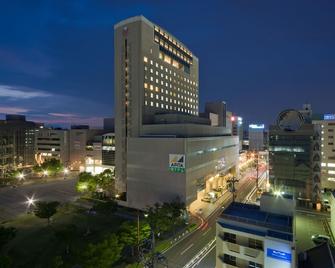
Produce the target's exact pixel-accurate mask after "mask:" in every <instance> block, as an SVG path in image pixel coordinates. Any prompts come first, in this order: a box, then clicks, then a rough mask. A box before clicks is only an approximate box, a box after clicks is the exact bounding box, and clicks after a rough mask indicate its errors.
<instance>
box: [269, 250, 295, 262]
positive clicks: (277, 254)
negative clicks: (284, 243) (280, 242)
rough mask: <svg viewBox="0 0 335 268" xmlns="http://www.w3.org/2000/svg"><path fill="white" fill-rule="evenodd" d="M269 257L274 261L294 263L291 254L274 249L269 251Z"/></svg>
mask: <svg viewBox="0 0 335 268" xmlns="http://www.w3.org/2000/svg"><path fill="white" fill-rule="evenodd" d="M267 256H268V257H270V258H273V259H277V260H281V261H286V262H291V261H292V254H291V253H287V252H283V251H279V250H275V249H272V248H268V249H267Z"/></svg>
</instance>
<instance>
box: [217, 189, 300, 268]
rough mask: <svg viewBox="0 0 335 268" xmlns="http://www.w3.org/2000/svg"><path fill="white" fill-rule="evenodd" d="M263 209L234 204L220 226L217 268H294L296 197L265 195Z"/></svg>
mask: <svg viewBox="0 0 335 268" xmlns="http://www.w3.org/2000/svg"><path fill="white" fill-rule="evenodd" d="M260 204H261V205H260V206H257V205H250V204H244V203H231V204H230V205H229V206H228V207H227V208H226V209H225V210H224V211H223V213H222V214H221V216H220V217H219V218H218V220H217V224H216V268H232V267H241V268H244V267H253V268H274V267H276V268H277V267H278V268H294V267H296V256H295V239H294V209H295V201H294V200H293V197H292V196H289V195H283V196H278V197H275V196H272V195H270V194H263V195H262V197H261V200H260Z"/></svg>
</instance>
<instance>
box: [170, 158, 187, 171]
mask: <svg viewBox="0 0 335 268" xmlns="http://www.w3.org/2000/svg"><path fill="white" fill-rule="evenodd" d="M169 169H170V171H172V172H176V173H185V155H184V154H169Z"/></svg>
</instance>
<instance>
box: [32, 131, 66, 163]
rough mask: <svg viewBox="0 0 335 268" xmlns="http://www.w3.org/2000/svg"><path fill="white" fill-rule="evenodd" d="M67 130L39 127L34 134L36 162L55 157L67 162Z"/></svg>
mask: <svg viewBox="0 0 335 268" xmlns="http://www.w3.org/2000/svg"><path fill="white" fill-rule="evenodd" d="M69 157H70V156H69V131H68V130H67V129H47V128H39V129H38V130H36V135H35V159H36V162H37V163H38V164H41V163H43V162H44V161H45V160H46V159H51V158H55V159H58V160H60V161H61V162H62V163H63V164H64V165H65V166H67V165H68V164H69Z"/></svg>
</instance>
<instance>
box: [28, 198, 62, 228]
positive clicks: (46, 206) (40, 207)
mask: <svg viewBox="0 0 335 268" xmlns="http://www.w3.org/2000/svg"><path fill="white" fill-rule="evenodd" d="M58 206H59V202H57V201H52V202H43V201H40V202H37V203H36V207H35V209H34V214H35V215H36V216H37V217H39V218H42V219H48V225H49V224H50V218H51V217H52V216H53V215H54V214H56V212H57V207H58Z"/></svg>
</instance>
